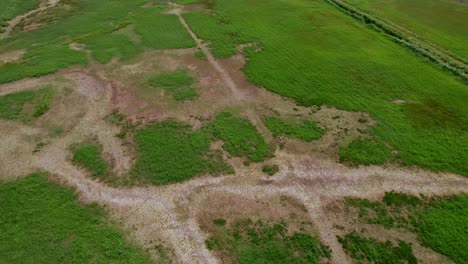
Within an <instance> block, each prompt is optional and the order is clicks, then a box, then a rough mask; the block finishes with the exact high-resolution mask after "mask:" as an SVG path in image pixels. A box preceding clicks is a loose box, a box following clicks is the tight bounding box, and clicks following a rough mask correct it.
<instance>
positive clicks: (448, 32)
mask: <svg viewBox="0 0 468 264" xmlns="http://www.w3.org/2000/svg"><path fill="white" fill-rule="evenodd" d="M344 2H346V3H348V4H351V5H353V6H354V7H357V8H359V9H360V10H362V11H364V12H367V13H370V14H372V15H376V16H378V17H380V18H382V19H385V20H387V21H389V22H391V23H393V24H395V25H398V26H400V27H403V28H405V29H408V30H410V31H412V32H413V33H415V34H416V35H418V36H420V37H423V38H424V39H425V40H426V41H430V42H432V43H435V44H437V45H439V46H441V47H442V48H445V49H447V50H449V51H451V52H452V53H454V54H456V55H458V56H460V57H462V58H463V59H464V60H465V61H467V60H468V26H467V23H468V21H467V17H468V4H467V3H466V2H464V1H455V0H429V1H428V0H411V1H405V0H392V1H382V0H377V1H375V0H372V1H370V0H364V1H362V0H359V1H357V0H345V1H344Z"/></svg>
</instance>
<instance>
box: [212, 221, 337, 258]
mask: <svg viewBox="0 0 468 264" xmlns="http://www.w3.org/2000/svg"><path fill="white" fill-rule="evenodd" d="M223 220H224V219H217V220H215V221H214V223H213V227H214V230H215V231H214V233H213V234H212V235H211V236H210V237H209V238H208V239H207V240H206V247H207V248H208V249H210V250H216V251H218V252H219V253H220V254H221V255H222V258H223V260H224V261H223V262H227V263H231V262H234V263H319V261H320V259H321V258H329V257H330V254H331V252H330V250H329V249H328V248H327V247H325V246H323V245H322V244H321V243H320V242H319V241H317V239H316V238H315V237H313V236H312V235H310V234H308V233H305V232H302V231H299V232H294V233H289V232H288V225H287V224H286V223H285V222H281V223H276V224H275V223H269V222H262V221H260V220H259V221H253V220H250V219H240V220H237V221H234V222H232V223H227V222H226V221H225V220H224V221H223Z"/></svg>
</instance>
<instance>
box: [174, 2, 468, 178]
mask: <svg viewBox="0 0 468 264" xmlns="http://www.w3.org/2000/svg"><path fill="white" fill-rule="evenodd" d="M183 16H184V17H185V18H186V20H187V22H188V24H189V25H190V26H191V28H192V29H193V30H194V31H195V33H196V34H197V35H198V36H199V37H200V38H201V39H204V40H207V41H210V47H211V48H212V49H213V51H214V53H215V55H217V56H221V57H226V56H230V55H232V54H233V53H234V52H235V49H234V47H235V45H237V44H241V43H248V42H257V43H258V44H259V45H260V46H261V47H262V50H261V51H260V52H254V51H252V50H250V51H249V52H247V56H248V62H247V65H246V66H245V67H244V71H245V73H246V74H247V77H248V79H249V80H250V81H251V82H253V83H255V84H257V85H261V86H263V87H265V88H266V89H268V90H270V91H273V92H276V93H278V94H281V95H283V96H288V97H291V98H293V99H295V100H296V101H297V102H298V103H300V104H303V105H315V104H325V105H331V106H336V107H338V108H340V109H345V110H352V111H364V112H368V113H370V114H371V115H372V116H373V117H374V118H375V119H376V120H377V121H378V123H377V125H376V126H375V127H374V128H373V129H372V134H373V135H374V136H375V137H377V138H378V139H380V140H382V141H383V142H384V143H387V144H388V145H390V146H391V147H392V148H394V149H395V150H397V151H398V154H399V155H398V158H399V159H401V161H402V163H403V164H404V165H407V166H412V165H417V166H421V167H425V168H429V169H432V170H437V171H451V172H455V173H459V174H463V175H468V165H467V163H466V160H467V159H468V132H467V131H468V130H467V127H468V107H467V104H466V101H467V100H468V89H467V86H466V84H464V83H462V82H461V81H459V80H458V79H456V78H455V77H453V76H452V75H451V74H450V73H448V72H445V71H443V70H442V69H441V68H439V67H438V66H436V65H433V64H431V63H428V62H427V61H425V60H424V59H423V58H420V57H417V56H416V55H415V54H414V53H412V52H410V51H409V50H405V49H404V48H403V47H401V46H399V45H397V44H396V43H393V42H392V41H391V40H390V39H388V38H387V37H386V36H385V35H384V34H381V33H379V32H376V31H374V30H372V29H370V28H368V27H366V26H365V25H364V24H362V23H361V22H359V21H356V20H354V19H353V18H351V17H348V16H347V15H346V14H344V13H342V12H341V11H339V10H338V9H337V8H335V7H334V6H331V5H330V4H328V3H326V2H325V1H320V0H308V1H305V0H297V1H279V0H274V1H268V2H266V1H247V0H233V1H217V4H216V6H215V10H214V13H212V14H208V13H202V12H199V13H187V14H184V15H183ZM397 99H399V100H404V102H406V103H403V104H397V103H395V102H394V101H395V100H397ZM426 120H430V122H426Z"/></svg>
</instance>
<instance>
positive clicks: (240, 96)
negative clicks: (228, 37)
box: [167, 5, 245, 100]
mask: <svg viewBox="0 0 468 264" xmlns="http://www.w3.org/2000/svg"><path fill="white" fill-rule="evenodd" d="M173 6H174V8H173V9H171V10H170V11H169V12H167V14H174V15H176V16H177V17H178V18H179V21H180V23H181V24H182V25H183V26H184V27H185V29H186V30H187V32H188V33H189V34H190V36H191V37H192V38H193V40H194V41H195V42H196V43H197V47H198V48H200V50H201V51H202V52H203V53H204V54H205V56H206V58H207V59H208V61H209V62H210V64H211V65H212V66H213V68H214V69H215V70H216V71H217V72H218V73H219V75H220V76H221V78H222V79H223V80H224V82H225V83H226V85H227V87H229V89H230V90H231V92H232V96H233V97H234V98H235V99H237V100H242V99H244V98H245V94H244V93H243V92H242V91H241V90H239V88H238V87H237V85H236V83H235V82H234V80H233V79H232V78H231V76H230V75H229V73H228V72H227V71H226V70H225V69H224V68H223V67H222V66H221V64H219V63H218V61H217V60H216V59H215V57H214V56H213V54H212V53H211V51H210V49H209V48H208V47H207V46H206V44H205V43H203V40H201V39H199V38H198V37H197V35H195V33H194V32H193V31H192V29H191V28H190V26H189V25H188V24H187V22H186V21H185V19H184V18H183V17H182V15H181V14H182V10H183V6H179V5H173Z"/></svg>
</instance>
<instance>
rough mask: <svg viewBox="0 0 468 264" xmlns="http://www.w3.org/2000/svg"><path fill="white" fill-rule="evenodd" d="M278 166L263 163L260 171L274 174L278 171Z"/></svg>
mask: <svg viewBox="0 0 468 264" xmlns="http://www.w3.org/2000/svg"><path fill="white" fill-rule="evenodd" d="M279 169H280V168H279V166H278V165H276V164H274V165H264V166H263V168H262V171H263V172H264V173H266V174H268V175H270V176H273V175H275V174H276V173H277V172H278V171H279Z"/></svg>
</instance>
